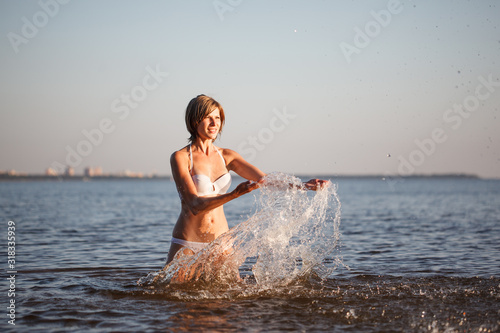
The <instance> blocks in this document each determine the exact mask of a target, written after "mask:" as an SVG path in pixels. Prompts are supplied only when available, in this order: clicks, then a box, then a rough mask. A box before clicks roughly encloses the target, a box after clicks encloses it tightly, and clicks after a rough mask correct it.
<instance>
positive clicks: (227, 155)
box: [219, 148, 240, 162]
mask: <svg viewBox="0 0 500 333" xmlns="http://www.w3.org/2000/svg"><path fill="white" fill-rule="evenodd" d="M219 151H220V152H221V153H222V156H223V157H224V159H225V160H226V161H227V162H230V161H232V160H234V159H237V158H239V157H240V154H238V153H237V152H236V151H234V150H232V149H229V148H219Z"/></svg>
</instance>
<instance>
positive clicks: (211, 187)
mask: <svg viewBox="0 0 500 333" xmlns="http://www.w3.org/2000/svg"><path fill="white" fill-rule="evenodd" d="M214 148H215V150H216V151H217V153H218V154H219V156H220V158H221V159H222V162H223V163H224V166H225V165H226V161H225V160H224V157H223V156H222V154H221V153H220V151H219V150H218V149H217V147H215V146H214ZM189 157H190V160H191V168H190V169H191V171H190V172H191V178H192V179H193V182H194V185H195V186H196V190H197V191H198V196H200V197H204V196H207V195H214V194H215V195H219V194H224V193H226V192H227V190H228V189H229V187H230V186H231V174H230V173H229V172H226V173H225V174H223V175H222V176H220V177H219V178H217V179H216V180H215V181H214V182H212V180H211V179H210V177H208V176H207V175H201V174H200V175H193V174H192V171H193V154H192V151H191V145H189ZM171 243H174V244H179V245H181V246H184V247H187V248H188V249H190V250H192V251H193V252H195V253H196V252H198V251H201V250H202V249H203V248H205V246H207V245H208V244H209V243H204V242H192V241H187V240H184V239H179V238H175V237H172V240H171Z"/></svg>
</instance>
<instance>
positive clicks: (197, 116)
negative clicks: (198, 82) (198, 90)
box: [185, 95, 225, 143]
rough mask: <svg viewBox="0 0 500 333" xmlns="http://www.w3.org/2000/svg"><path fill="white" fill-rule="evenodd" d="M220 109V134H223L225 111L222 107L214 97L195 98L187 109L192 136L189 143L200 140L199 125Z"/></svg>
mask: <svg viewBox="0 0 500 333" xmlns="http://www.w3.org/2000/svg"><path fill="white" fill-rule="evenodd" d="M215 109H219V114H220V129H219V133H221V132H222V127H223V126H224V120H225V116H224V110H223V109H222V106H221V105H220V104H219V102H217V101H216V100H215V99H213V98H212V97H208V96H205V95H198V96H196V97H195V98H193V99H192V100H191V101H190V102H189V104H188V106H187V108H186V116H185V119H186V127H187V130H188V132H189V134H191V136H190V137H189V142H191V143H192V142H193V141H195V140H196V139H197V138H198V130H197V129H198V125H199V124H200V122H201V121H202V120H203V119H205V118H206V117H207V116H208V115H209V114H210V113H212V111H213V110H215Z"/></svg>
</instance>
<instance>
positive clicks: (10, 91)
mask: <svg viewBox="0 0 500 333" xmlns="http://www.w3.org/2000/svg"><path fill="white" fill-rule="evenodd" d="M499 23H500V4H499V3H498V1H493V0H491V1H487V0H485V1H464V0H453V1H451V0H449V1H430V0H429V1H416V0H413V1H403V0H402V1H396V0H390V1H373V0H370V1H326V0H325V1H305V0H303V1H298V0H297V1H290V0H282V1H273V0H261V1H250V0H241V1H240V0H220V1H213V0H207V1H201V0H200V1H185V0H183V1H181V0H179V1H123V0H109V1H80V0H72V1H67V0H65V1H63V0H59V1H57V0H40V1H13V0H10V1H7V0H0V33H1V34H0V35H1V41H0V78H1V79H0V80H1V81H0V117H1V118H0V156H1V158H0V170H9V169H16V170H18V171H23V172H29V173H43V172H44V170H45V169H46V168H47V167H49V166H51V165H66V164H73V166H75V170H76V172H77V173H81V172H82V170H83V168H84V167H86V166H101V167H102V168H103V170H104V171H105V172H118V171H121V170H124V169H129V170H132V171H140V172H144V173H150V172H157V173H159V174H170V165H169V156H170V154H171V153H172V152H173V151H175V150H177V149H180V148H181V147H183V146H184V145H186V143H187V138H188V136H189V135H188V133H187V130H186V127H185V123H184V112H185V108H186V106H187V104H188V102H189V100H190V99H191V98H193V97H194V96H196V95H198V94H207V95H210V96H212V97H214V98H215V99H216V100H218V101H219V102H220V103H221V104H222V106H223V107H224V110H225V113H226V126H225V128H224V131H223V134H222V137H221V139H220V140H218V141H217V142H216V144H217V145H219V146H221V147H225V148H231V149H234V150H236V151H238V152H240V153H241V154H242V156H243V157H245V158H247V159H248V160H250V162H251V163H253V164H255V165H257V166H258V167H259V168H261V169H262V170H263V171H265V172H272V171H283V172H289V173H295V174H330V175H342V174H355V175H358V174H393V175H407V174H430V173H471V174H477V175H479V176H482V177H495V178H500V119H499V118H498V116H499V107H500V83H499V81H500V63H499V59H500V26H499ZM70 151H71V153H69V152H70Z"/></svg>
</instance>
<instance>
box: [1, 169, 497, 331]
mask: <svg viewBox="0 0 500 333" xmlns="http://www.w3.org/2000/svg"><path fill="white" fill-rule="evenodd" d="M291 179H292V178H291ZM329 179H330V180H331V182H332V187H330V188H328V190H326V191H324V192H321V191H320V192H310V191H309V192H302V191H300V190H297V192H293V191H288V192H287V190H285V189H284V190H283V191H282V192H280V191H281V190H279V191H278V190H276V189H271V188H269V190H270V191H271V194H272V193H274V192H273V191H277V192H276V193H278V192H279V193H282V194H281V196H278V197H277V198H276V200H277V202H276V204H274V203H273V202H272V201H271V200H270V199H269V198H272V195H271V196H269V195H268V194H267V193H266V191H267V189H266V188H263V189H259V190H256V191H254V192H252V193H250V194H248V195H245V196H242V197H240V198H238V199H237V200H234V201H232V202H229V203H227V204H226V205H225V212H226V216H227V219H228V222H229V223H230V227H233V228H234V229H232V230H234V231H233V232H234V234H232V235H231V237H229V239H231V240H241V241H242V243H241V244H238V242H236V243H233V244H232V247H233V248H234V249H236V250H237V251H236V252H237V253H242V254H245V255H247V254H248V255H249V256H248V257H247V258H246V259H245V260H244V261H243V263H242V264H241V265H240V266H239V268H238V273H239V276H240V277H241V279H242V280H243V281H242V282H235V283H233V282H231V280H227V281H222V282H221V283H215V284H210V282H207V281H206V280H208V281H210V279H200V280H199V281H198V282H197V283H198V285H194V287H192V288H191V287H190V286H189V284H172V283H169V282H168V281H167V280H168V279H166V280H164V281H159V284H158V285H147V286H138V285H137V281H138V280H139V279H141V278H146V277H147V276H148V274H149V273H151V272H152V273H156V272H161V271H162V270H163V268H164V266H165V258H166V256H167V252H168V249H169V246H170V243H169V240H170V237H171V233H172V229H173V226H174V224H175V221H176V220H177V217H178V214H179V212H180V203H179V197H178V195H177V192H176V189H175V184H174V183H173V182H171V181H168V180H135V181H134V180H128V181H90V182H74V181H65V182H42V181H35V182H2V183H0V217H1V220H2V225H3V227H2V228H3V231H0V232H1V233H2V234H3V236H2V237H1V239H4V241H0V251H1V253H4V254H5V253H6V251H7V239H6V237H7V226H8V221H13V222H15V224H16V269H17V274H16V286H15V288H16V292H15V297H14V298H13V299H14V300H15V304H16V321H15V324H16V325H15V326H12V325H10V324H8V323H7V321H8V320H9V317H8V316H7V306H8V304H7V302H8V301H9V297H8V296H7V291H8V288H9V285H8V283H9V282H8V281H7V277H8V276H7V273H6V272H7V268H6V266H5V265H6V264H7V256H5V257H4V260H5V262H4V266H3V267H4V268H3V270H2V276H1V278H2V280H3V281H4V282H3V283H2V284H0V295H1V297H0V302H1V303H2V308H3V309H4V315H3V316H2V317H3V319H1V320H0V329H1V330H2V331H3V332H5V331H7V332H9V331H12V332H18V331H20V332H46V331H53V332H58V331H61V332H66V331H85V332H89V331H95V332H112V331H113V332H116V331H120V332H124V331H134V332H139V331H141V332H147V331H173V332H175V331H213V332H221V331H223V332H268V331H285V330H289V331H307V332H317V331H328V332H330V331H335V332H388V331H390V332H496V331H498V330H499V321H500V313H499V310H500V306H499V304H500V181H499V180H484V179H474V178H428V179H427V178H415V179H385V180H384V179H381V178H336V177H329ZM303 180H307V178H304V179H303ZM292 181H293V179H292ZM237 183H238V181H237V180H236V179H235V181H234V184H233V188H234V186H236V185H237ZM333 193H336V195H337V199H336V198H335V195H334V194H333ZM286 196H289V198H286ZM289 200H292V201H293V200H295V201H293V202H299V203H303V205H297V207H295V205H292V207H291V208H290V209H288V207H287V203H288V202H292V201H289ZM323 200H325V201H323ZM323 202H328V203H327V204H326V206H328V207H327V208H326V209H324V210H323V208H322V206H321V205H322V203H323ZM340 203H341V207H340V206H339V204H340ZM308 205H310V206H311V209H310V211H309V210H308ZM278 206H281V207H282V209H281V208H279V209H278V208H276V207H278ZM338 209H341V215H338V214H337V210H338ZM280 211H284V212H285V213H284V215H283V216H280V215H279V212H280ZM322 211H324V212H325V218H324V220H323V219H322V215H321V214H318V213H319V212H322ZM259 212H262V213H259ZM268 213H270V214H274V215H272V216H275V217H278V218H277V219H267V218H265V216H267V215H266V214H268ZM302 213H304V218H303V219H302V220H301V218H300V216H301V214H302ZM269 216H271V215H269ZM338 216H340V221H339V223H337V222H336V220H335V219H336V218H337V217H338ZM254 217H255V218H254ZM282 217H283V219H282ZM253 221H261V223H262V226H264V225H266V226H268V227H262V228H260V229H259V228H254V227H253V226H250V225H251V224H252V223H254V222H253ZM286 221H292V222H291V223H292V224H290V225H289V224H287V223H285V222H286ZM315 223H316V225H317V226H318V229H316V231H317V233H315V232H312V230H309V229H308V230H306V231H305V232H304V229H301V228H302V226H311V227H313V226H315ZM335 228H338V229H337V230H335ZM250 230H253V231H254V232H251V233H250V232H249V233H246V234H245V232H244V231H250ZM316 235H324V236H325V237H327V238H328V237H330V238H329V240H328V241H326V240H325V241H324V242H323V238H322V237H319V236H316ZM233 236H234V237H233ZM302 236H305V238H301V237H302ZM260 237H263V238H264V241H263V244H262V246H260V243H258V242H256V243H254V242H255V239H258V238H260ZM327 238H325V239H327ZM318 239H319V242H318ZM256 244H259V245H256ZM315 244H319V245H327V246H328V248H327V249H326V248H325V249H324V250H325V252H324V255H325V257H324V258H322V259H321V260H320V259H318V258H320V257H321V256H322V255H323V253H320V251H323V249H322V247H317V248H315V247H314V246H315ZM240 245H241V246H240ZM303 245H304V246H303ZM306 245H307V246H306ZM214 246H217V245H215V244H214ZM274 249H276V251H275V250H274ZM240 250H241V251H243V252H239V251H240ZM245 251H248V252H245ZM236 252H235V253H236ZM234 258H236V259H238V260H239V261H238V263H239V262H241V260H243V259H242V258H240V257H238V256H235V257H234ZM292 258H293V260H292ZM191 259H193V260H194V262H196V261H197V259H196V258H195V257H192V258H191ZM191 259H189V260H191ZM282 259H283V261H282ZM288 259H290V260H288ZM272 262H283V264H280V265H272V264H270V263H272ZM194 267H198V266H196V264H195V265H194ZM273 270H275V271H273ZM200 271H201V272H205V270H204V269H201V270H200ZM201 276H202V275H200V277H201ZM208 277H210V275H208ZM219 287H220V288H219Z"/></svg>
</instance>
